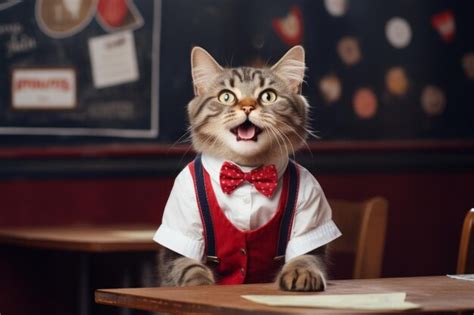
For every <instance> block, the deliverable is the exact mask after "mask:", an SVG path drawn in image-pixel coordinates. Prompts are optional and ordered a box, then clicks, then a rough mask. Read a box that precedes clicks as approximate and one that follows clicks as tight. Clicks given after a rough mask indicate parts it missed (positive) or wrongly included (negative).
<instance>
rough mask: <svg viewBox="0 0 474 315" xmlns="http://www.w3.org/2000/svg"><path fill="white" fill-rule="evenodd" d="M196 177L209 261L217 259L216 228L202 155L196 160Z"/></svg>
mask: <svg viewBox="0 0 474 315" xmlns="http://www.w3.org/2000/svg"><path fill="white" fill-rule="evenodd" d="M194 177H195V185H196V192H197V199H198V200H197V201H198V204H199V209H200V210H201V218H202V220H203V223H204V228H205V230H204V238H205V240H206V255H207V258H208V260H209V259H210V260H214V259H217V257H216V244H215V238H214V228H213V226H212V218H211V211H210V209H209V202H208V201H207V193H206V184H205V182H204V174H203V167H202V161H201V155H198V156H197V157H196V158H195V159H194Z"/></svg>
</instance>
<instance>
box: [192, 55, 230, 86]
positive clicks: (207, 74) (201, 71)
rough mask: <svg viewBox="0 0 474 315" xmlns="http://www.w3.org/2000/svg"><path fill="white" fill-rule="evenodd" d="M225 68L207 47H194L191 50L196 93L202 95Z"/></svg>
mask: <svg viewBox="0 0 474 315" xmlns="http://www.w3.org/2000/svg"><path fill="white" fill-rule="evenodd" d="M222 71H223V68H222V67H221V65H220V64H218V63H217V61H216V60H215V59H214V58H212V56H211V54H209V53H208V52H207V51H206V50H205V49H203V48H201V47H198V46H196V47H194V48H193V50H192V51H191V73H192V76H193V84H194V94H195V95H202V94H204V93H205V92H206V90H207V88H208V86H209V84H210V83H212V82H213V81H214V79H215V78H216V76H217V75H219V74H220V73H221V72H222Z"/></svg>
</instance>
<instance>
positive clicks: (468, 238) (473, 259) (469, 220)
mask: <svg viewBox="0 0 474 315" xmlns="http://www.w3.org/2000/svg"><path fill="white" fill-rule="evenodd" d="M472 272H474V208H473V209H471V210H470V211H468V212H467V214H466V217H465V218H464V224H463V227H462V234H461V242H460V244H459V256H458V268H457V273H458V274H463V273H472Z"/></svg>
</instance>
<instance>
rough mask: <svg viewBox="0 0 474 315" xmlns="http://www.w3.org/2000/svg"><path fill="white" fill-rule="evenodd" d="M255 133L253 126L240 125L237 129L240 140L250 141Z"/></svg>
mask: <svg viewBox="0 0 474 315" xmlns="http://www.w3.org/2000/svg"><path fill="white" fill-rule="evenodd" d="M255 132H256V130H255V126H254V125H242V126H239V127H238V128H237V136H238V137H239V138H240V139H242V140H252V139H253V137H255Z"/></svg>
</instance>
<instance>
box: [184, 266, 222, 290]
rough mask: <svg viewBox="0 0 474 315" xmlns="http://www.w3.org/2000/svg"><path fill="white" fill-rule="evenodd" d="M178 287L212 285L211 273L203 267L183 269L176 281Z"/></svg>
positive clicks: (213, 281)
mask: <svg viewBox="0 0 474 315" xmlns="http://www.w3.org/2000/svg"><path fill="white" fill-rule="evenodd" d="M178 283H179V285H180V286H183V287H185V286H196V285H209V284H214V283H215V279H214V275H213V273H212V271H211V270H210V269H209V268H207V267H206V266H204V265H200V264H199V265H198V264H195V265H191V266H188V268H186V269H184V270H183V272H182V274H181V277H180V279H179V281H178Z"/></svg>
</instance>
